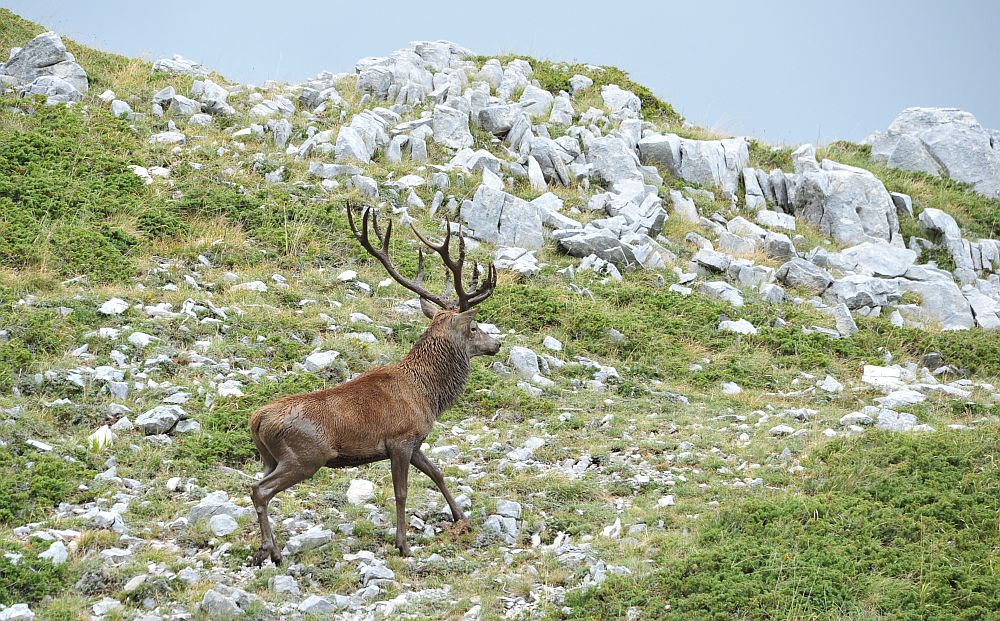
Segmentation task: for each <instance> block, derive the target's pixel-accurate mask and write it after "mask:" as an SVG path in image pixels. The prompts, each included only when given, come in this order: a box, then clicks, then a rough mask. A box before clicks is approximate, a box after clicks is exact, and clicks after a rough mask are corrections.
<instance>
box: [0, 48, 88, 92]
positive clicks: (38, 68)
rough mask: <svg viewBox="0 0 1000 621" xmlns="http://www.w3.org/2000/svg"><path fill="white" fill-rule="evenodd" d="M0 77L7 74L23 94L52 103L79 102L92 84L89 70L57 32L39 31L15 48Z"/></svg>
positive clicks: (2, 67) (1, 67)
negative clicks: (43, 98) (85, 69)
mask: <svg viewBox="0 0 1000 621" xmlns="http://www.w3.org/2000/svg"><path fill="white" fill-rule="evenodd" d="M0 76H8V78H9V79H8V80H7V81H9V82H11V83H13V85H14V86H16V87H17V88H18V90H19V92H20V93H21V95H23V96H31V95H42V96H44V97H46V101H47V103H50V104H54V103H73V102H77V101H80V100H81V99H82V98H83V95H84V94H85V93H86V92H87V89H88V88H89V86H90V84H89V81H88V79H87V72H86V71H84V70H83V67H81V66H80V65H78V64H77V63H76V59H75V58H73V55H72V54H70V53H69V52H67V51H66V46H65V45H63V42H62V39H61V38H60V37H59V35H58V34H56V33H54V32H46V33H43V34H40V35H38V36H37V37H35V38H34V39H32V40H31V41H29V42H28V43H27V44H26V45H25V46H24V47H22V48H20V49H17V50H14V51H13V52H12V53H11V56H10V58H9V59H8V60H7V62H6V63H4V64H2V65H0Z"/></svg>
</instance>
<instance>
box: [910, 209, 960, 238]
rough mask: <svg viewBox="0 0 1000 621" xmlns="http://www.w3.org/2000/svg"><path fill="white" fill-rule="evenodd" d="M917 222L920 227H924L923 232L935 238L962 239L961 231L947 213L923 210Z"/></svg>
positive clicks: (938, 210) (937, 210)
mask: <svg viewBox="0 0 1000 621" xmlns="http://www.w3.org/2000/svg"><path fill="white" fill-rule="evenodd" d="M918 221H919V222H920V226H922V227H924V230H926V231H928V232H930V233H932V234H934V235H936V236H939V237H942V238H944V239H961V238H962V230H961V229H960V228H958V223H957V222H955V218H952V217H951V216H950V215H948V213H946V212H944V211H941V210H940V209H935V208H934V207H928V208H927V209H924V210H923V211H921V212H920V216H919V218H918Z"/></svg>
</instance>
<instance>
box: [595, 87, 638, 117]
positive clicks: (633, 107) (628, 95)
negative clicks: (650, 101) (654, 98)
mask: <svg viewBox="0 0 1000 621" xmlns="http://www.w3.org/2000/svg"><path fill="white" fill-rule="evenodd" d="M601 99H602V100H604V106H605V107H606V108H607V109H608V111H609V112H610V113H611V114H615V115H619V116H621V117H622V118H635V117H638V116H639V110H640V108H642V100H640V99H639V97H638V96H637V95H636V94H635V93H633V92H632V91H627V90H625V89H623V88H621V87H620V86H618V85H617V84H607V85H605V86H602V87H601Z"/></svg>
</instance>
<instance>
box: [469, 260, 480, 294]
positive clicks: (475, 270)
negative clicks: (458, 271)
mask: <svg viewBox="0 0 1000 621" xmlns="http://www.w3.org/2000/svg"><path fill="white" fill-rule="evenodd" d="M480 276H482V271H481V270H480V269H479V263H476V264H475V265H474V266H473V268H472V282H470V283H469V286H470V287H472V291H473V292H475V290H476V289H477V288H478V287H479V277H480Z"/></svg>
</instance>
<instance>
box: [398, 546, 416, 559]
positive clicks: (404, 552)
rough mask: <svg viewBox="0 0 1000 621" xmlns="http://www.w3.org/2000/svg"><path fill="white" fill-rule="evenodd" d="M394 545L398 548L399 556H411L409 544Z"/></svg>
mask: <svg viewBox="0 0 1000 621" xmlns="http://www.w3.org/2000/svg"><path fill="white" fill-rule="evenodd" d="M396 547H397V548H399V555H400V556H413V553H412V552H410V546H409V545H406V544H404V545H401V546H396Z"/></svg>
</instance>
